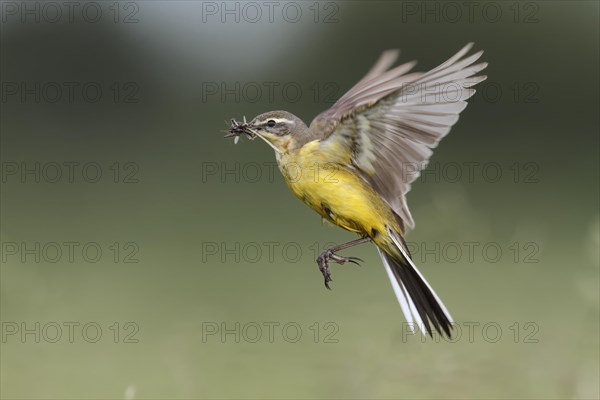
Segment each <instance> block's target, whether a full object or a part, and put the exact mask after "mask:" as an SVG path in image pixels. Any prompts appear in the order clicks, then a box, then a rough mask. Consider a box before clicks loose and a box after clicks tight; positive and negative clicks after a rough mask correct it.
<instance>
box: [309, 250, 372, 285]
mask: <svg viewBox="0 0 600 400" xmlns="http://www.w3.org/2000/svg"><path fill="white" fill-rule="evenodd" d="M330 260H331V261H333V262H335V263H338V264H345V263H347V262H350V263H352V264H356V265H360V263H361V262H364V261H363V260H361V259H360V258H358V257H344V256H340V255H338V254H335V253H334V252H333V250H331V249H327V250H324V251H323V252H322V253H321V254H319V257H317V265H318V266H319V271H321V273H322V274H323V278H324V280H325V287H326V288H327V289H329V290H331V288H330V287H329V282H331V281H332V280H333V279H331V272H330V271H329V261H330Z"/></svg>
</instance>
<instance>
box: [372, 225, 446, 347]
mask: <svg viewBox="0 0 600 400" xmlns="http://www.w3.org/2000/svg"><path fill="white" fill-rule="evenodd" d="M388 234H389V235H390V237H391V238H392V240H393V242H394V244H395V246H396V247H397V248H398V250H400V254H401V256H398V257H396V256H391V255H389V254H388V253H386V252H385V251H383V250H381V249H379V248H378V250H379V255H380V256H381V259H382V261H383V265H384V266H385V269H386V271H387V274H388V277H389V278H390V282H391V283H392V287H393V288H394V293H395V294H396V297H397V298H398V302H399V303H400V307H401V308H402V312H403V313H404V316H405V317H406V320H407V321H408V323H409V326H410V328H411V330H412V331H413V332H414V327H415V326H417V327H418V328H419V329H420V330H421V332H423V333H425V332H427V333H428V334H429V336H433V333H432V329H431V325H433V327H434V328H435V330H436V331H437V332H438V333H439V334H440V335H443V334H444V333H445V334H446V336H448V337H451V333H450V330H451V329H452V324H453V323H454V321H453V320H452V316H451V315H450V313H449V312H448V310H447V309H446V307H445V306H444V304H443V303H442V301H441V300H440V298H439V297H438V296H437V295H436V294H435V292H434V291H433V289H432V288H431V286H429V284H428V283H427V281H426V280H425V278H424V277H423V275H421V273H420V272H419V270H418V269H417V267H416V266H415V264H414V263H413V261H412V260H411V258H410V256H409V254H408V250H406V249H405V247H404V245H403V244H404V241H403V240H402V238H401V237H400V236H399V235H397V234H396V233H395V232H393V231H391V230H388ZM442 331H443V332H442Z"/></svg>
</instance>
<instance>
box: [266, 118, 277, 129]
mask: <svg viewBox="0 0 600 400" xmlns="http://www.w3.org/2000/svg"><path fill="white" fill-rule="evenodd" d="M267 126H268V127H269V128H272V127H274V126H275V121H273V120H272V119H270V120H268V121H267Z"/></svg>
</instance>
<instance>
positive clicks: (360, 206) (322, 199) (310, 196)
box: [277, 141, 398, 239]
mask: <svg viewBox="0 0 600 400" xmlns="http://www.w3.org/2000/svg"><path fill="white" fill-rule="evenodd" d="M346 157H347V158H348V159H345V158H346ZM277 161H278V164H279V168H280V170H281V172H282V174H283V176H284V178H285V180H286V182H287V184H288V186H289V187H290V189H291V190H292V192H293V193H294V194H295V195H296V196H297V197H298V198H299V199H301V200H302V201H303V202H304V203H306V204H307V205H308V206H310V207H311V208H313V209H314V210H315V211H317V212H318V213H319V214H320V215H321V216H322V217H323V218H326V219H328V220H330V221H331V222H333V223H334V224H336V225H338V226H340V227H342V228H344V229H347V230H349V231H352V232H357V233H359V234H364V235H368V236H371V237H373V238H374V239H375V238H376V237H377V236H378V235H379V234H380V233H385V232H386V229H385V228H386V225H387V226H390V227H393V228H395V229H398V226H397V223H396V221H395V218H394V216H393V214H392V211H391V209H390V208H389V206H388V205H387V203H385V202H384V201H383V200H382V199H381V198H380V197H379V196H378V195H377V193H376V192H375V191H374V190H373V189H372V188H371V187H370V186H369V185H367V184H366V183H365V181H364V180H363V179H362V178H360V176H358V175H356V174H355V173H354V172H353V171H352V170H351V168H349V167H346V165H347V166H350V165H351V164H350V160H349V155H347V156H346V155H344V153H343V149H336V148H331V147H324V146H322V145H321V143H320V142H318V141H314V142H310V143H307V144H305V145H304V146H303V147H302V148H301V149H299V150H298V151H295V152H293V153H284V154H280V155H279V156H278V159H277Z"/></svg>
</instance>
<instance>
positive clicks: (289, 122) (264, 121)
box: [258, 118, 294, 125]
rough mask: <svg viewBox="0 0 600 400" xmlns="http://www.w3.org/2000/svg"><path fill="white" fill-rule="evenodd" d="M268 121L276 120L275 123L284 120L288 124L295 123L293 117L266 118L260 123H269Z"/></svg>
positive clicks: (259, 122)
mask: <svg viewBox="0 0 600 400" xmlns="http://www.w3.org/2000/svg"><path fill="white" fill-rule="evenodd" d="M268 121H275V123H280V122H283V123H286V124H293V123H294V121H292V120H291V119H287V118H269V119H265V120H262V121H258V124H259V125H262V124H264V123H267V122H268Z"/></svg>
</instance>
